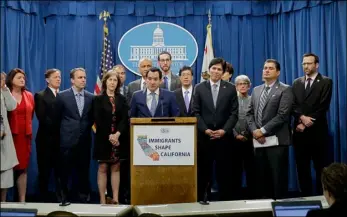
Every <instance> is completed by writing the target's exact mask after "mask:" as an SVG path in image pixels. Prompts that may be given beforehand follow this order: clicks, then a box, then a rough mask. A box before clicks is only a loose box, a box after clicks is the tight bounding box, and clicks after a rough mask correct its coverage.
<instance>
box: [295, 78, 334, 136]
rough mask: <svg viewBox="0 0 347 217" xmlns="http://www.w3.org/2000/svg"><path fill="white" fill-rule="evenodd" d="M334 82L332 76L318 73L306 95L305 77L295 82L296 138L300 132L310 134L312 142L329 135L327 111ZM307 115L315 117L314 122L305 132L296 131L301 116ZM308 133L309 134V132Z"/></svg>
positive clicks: (305, 134)
mask: <svg viewBox="0 0 347 217" xmlns="http://www.w3.org/2000/svg"><path fill="white" fill-rule="evenodd" d="M332 85H333V82H332V80H331V79H330V78H328V77H325V76H323V75H321V74H320V73H318V75H317V77H316V79H315V80H314V81H313V83H312V85H311V89H310V92H309V94H308V95H307V96H306V97H305V77H300V78H297V79H296V80H295V81H294V83H293V95H294V102H293V115H294V138H295V137H296V136H297V135H298V134H300V135H303V136H304V137H305V136H306V137H307V136H309V135H314V136H313V137H312V136H309V137H310V141H311V142H315V141H316V142H320V141H326V138H327V135H328V123H327V118H326V113H327V111H328V109H329V106H330V101H331V95H332ZM301 115H306V116H310V117H312V118H315V119H316V120H315V121H314V124H313V125H312V126H311V127H309V128H306V129H305V130H304V132H303V133H298V132H296V131H295V128H296V126H297V125H298V124H299V121H300V116H301ZM307 133H308V134H307ZM312 139H314V141H312Z"/></svg>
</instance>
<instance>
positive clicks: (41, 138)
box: [34, 69, 61, 202]
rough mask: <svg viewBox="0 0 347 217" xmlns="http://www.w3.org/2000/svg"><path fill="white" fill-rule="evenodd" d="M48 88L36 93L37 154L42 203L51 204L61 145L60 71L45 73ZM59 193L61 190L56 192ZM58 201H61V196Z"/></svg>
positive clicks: (51, 70)
mask: <svg viewBox="0 0 347 217" xmlns="http://www.w3.org/2000/svg"><path fill="white" fill-rule="evenodd" d="M45 79H46V83H47V87H46V88H45V89H44V90H41V91H40V92H38V93H36V94H35V96H34V99H35V113H36V116H37V119H38V121H39V127H38V130H37V134H36V140H35V141H36V154H37V166H38V172H39V174H38V180H39V190H40V202H51V201H50V198H49V193H48V192H49V191H48V186H49V179H50V174H51V171H53V172H54V176H55V182H56V183H55V184H56V188H59V186H58V184H59V183H58V168H57V162H58V160H59V155H58V154H57V153H59V143H58V142H57V139H58V136H59V135H58V134H57V132H56V131H55V130H54V126H53V123H54V116H55V100H56V96H57V94H58V92H59V87H60V84H61V72H60V70H59V69H48V70H47V71H46V73H45ZM56 192H59V189H57V190H56ZM57 196H58V200H59V195H58V194H57Z"/></svg>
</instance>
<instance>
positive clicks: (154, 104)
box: [150, 92, 157, 117]
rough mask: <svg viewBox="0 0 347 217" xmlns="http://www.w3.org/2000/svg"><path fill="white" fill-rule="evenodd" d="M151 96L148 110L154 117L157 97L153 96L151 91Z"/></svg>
mask: <svg viewBox="0 0 347 217" xmlns="http://www.w3.org/2000/svg"><path fill="white" fill-rule="evenodd" d="M151 96H152V103H151V109H150V111H151V114H152V117H154V114H155V110H156V109H157V99H156V98H155V93H154V92H152V93H151Z"/></svg>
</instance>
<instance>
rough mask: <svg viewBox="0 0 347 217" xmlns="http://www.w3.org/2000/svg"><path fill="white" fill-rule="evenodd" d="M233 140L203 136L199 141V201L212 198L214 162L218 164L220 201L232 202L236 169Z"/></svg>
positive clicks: (217, 174)
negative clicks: (234, 166) (233, 161)
mask: <svg viewBox="0 0 347 217" xmlns="http://www.w3.org/2000/svg"><path fill="white" fill-rule="evenodd" d="M231 159H232V145H231V139H230V138H228V137H224V138H221V139H215V140H210V139H209V138H208V137H205V136H202V137H200V139H199V141H198V156H197V161H198V165H197V166H198V168H197V170H198V171H197V172H198V200H199V201H203V200H204V199H205V198H206V197H207V199H209V198H211V185H212V171H213V162H215V163H216V166H215V168H216V179H217V183H218V193H219V200H221V201H226V200H232V189H233V185H234V183H232V177H234V174H235V172H234V171H235V169H234V168H233V167H232V161H231Z"/></svg>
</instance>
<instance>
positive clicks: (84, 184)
mask: <svg viewBox="0 0 347 217" xmlns="http://www.w3.org/2000/svg"><path fill="white" fill-rule="evenodd" d="M70 78H71V79H70V80H71V83H72V87H71V88H69V89H67V90H64V91H62V92H60V93H59V94H58V95H57V99H56V124H57V125H56V126H57V128H58V130H59V132H60V135H59V140H60V164H61V167H60V181H61V188H62V189H61V190H62V191H61V193H62V195H61V197H62V204H61V205H68V204H69V199H70V198H69V194H68V181H69V178H70V177H71V176H72V169H73V168H74V169H76V172H77V178H78V187H79V189H78V190H79V197H80V202H84V203H85V202H88V201H89V199H90V195H89V193H90V186H89V165H90V152H91V141H92V138H91V127H92V125H93V113H92V103H93V99H94V95H93V94H92V93H90V92H88V91H86V90H85V89H84V88H85V86H86V80H87V76H86V71H85V69H83V68H75V69H72V70H71V72H70Z"/></svg>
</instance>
